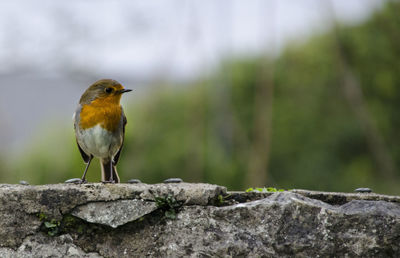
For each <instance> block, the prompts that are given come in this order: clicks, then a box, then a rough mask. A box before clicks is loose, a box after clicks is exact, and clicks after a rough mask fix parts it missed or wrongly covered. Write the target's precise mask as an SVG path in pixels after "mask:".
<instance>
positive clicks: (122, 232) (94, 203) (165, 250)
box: [0, 183, 400, 257]
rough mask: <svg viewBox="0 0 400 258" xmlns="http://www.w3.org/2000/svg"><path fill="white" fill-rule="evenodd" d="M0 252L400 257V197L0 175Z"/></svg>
mask: <svg viewBox="0 0 400 258" xmlns="http://www.w3.org/2000/svg"><path fill="white" fill-rule="evenodd" d="M0 204H1V206H0V239H1V241H0V257H49V256H52V257H54V256H56V257H61V256H70V257H136V256H137V257H143V256H152V257H164V256H170V257H177V256H192V257H199V256H221V257H224V256H227V257H229V256H254V257H260V256H264V257H276V256H300V257H301V256H304V257H318V256H321V257H326V256H339V257H342V256H349V257H355V256H359V257H400V197H396V196H385V195H378V194H373V193H359V194H345V193H324V192H312V191H304V190H292V191H285V192H278V193H253V192H252V193H243V192H227V190H226V188H225V187H221V186H216V185H208V184H187V183H172V184H156V185H147V184H114V185H112V184H85V185H74V184H57V185H42V186H25V185H0Z"/></svg>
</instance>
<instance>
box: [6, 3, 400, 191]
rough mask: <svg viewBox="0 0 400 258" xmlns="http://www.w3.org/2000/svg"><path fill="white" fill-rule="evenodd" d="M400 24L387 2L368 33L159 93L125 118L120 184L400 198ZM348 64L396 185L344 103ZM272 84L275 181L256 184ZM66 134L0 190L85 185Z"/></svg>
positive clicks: (55, 135) (241, 64)
mask: <svg viewBox="0 0 400 258" xmlns="http://www.w3.org/2000/svg"><path fill="white" fill-rule="evenodd" d="M399 13H400V4H399V3H398V2H388V3H387V4H386V5H385V6H384V8H383V9H382V10H379V11H378V12H376V13H375V14H374V15H373V16H372V17H370V19H369V20H367V21H366V22H364V23H363V24H360V25H353V26H349V25H338V26H337V28H336V30H335V29H332V30H331V31H329V32H327V33H325V34H321V35H316V36H314V37H311V38H310V39H309V41H307V42H306V43H304V44H301V45H298V44H295V43H293V44H291V45H290V46H289V47H288V48H287V49H286V50H285V51H284V52H283V53H282V54H281V55H280V56H279V57H278V58H276V59H268V58H265V57H257V58H254V57H252V58H251V57H248V58H246V57H244V58H234V59H229V60H225V62H223V63H222V64H221V67H220V69H219V70H218V71H216V72H215V74H214V75H213V76H211V77H208V78H200V79H198V80H196V81H194V82H191V83H185V84H184V85H174V86H170V85H153V87H151V88H152V89H153V90H152V91H151V92H149V93H148V94H147V95H146V96H144V97H141V99H140V100H139V99H138V98H135V103H133V104H131V105H130V106H129V108H126V111H125V113H126V114H127V116H128V125H127V133H126V142H125V147H124V151H123V153H122V156H121V160H120V164H119V165H118V170H119V172H120V176H121V179H122V181H123V182H124V181H126V180H128V179H130V178H139V179H140V180H142V181H143V182H146V183H156V182H161V181H162V180H164V179H166V178H169V177H181V178H182V179H184V181H187V182H208V183H215V184H221V185H226V186H228V188H229V189H230V190H244V189H247V188H248V187H263V186H265V185H273V186H277V187H279V188H285V189H293V188H307V189H315V190H325V191H353V190H354V189H355V188H358V187H370V188H372V189H373V190H374V191H376V192H381V193H392V194H400V180H399V178H400V174H399V168H400V137H398V134H399V133H398V131H399V128H400V116H399V115H398V113H397V112H398V111H399V110H400V88H399V85H400V44H399V43H400V15H398V14H399ZM340 60H341V61H340ZM341 62H342V63H341ZM343 63H345V64H346V67H345V69H349V70H350V72H351V73H352V74H353V75H354V77H355V78H356V81H357V82H358V83H359V85H360V86H361V89H362V92H363V95H362V96H363V101H364V103H365V107H366V110H367V114H368V116H369V117H368V119H370V121H372V124H373V126H375V127H376V132H375V133H376V134H377V135H378V136H379V137H381V139H382V144H383V145H382V146H383V147H384V149H386V150H387V151H388V152H387V153H386V154H387V155H389V156H390V157H387V160H388V161H390V162H393V164H391V165H392V167H393V168H395V170H394V174H393V173H392V174H390V173H388V172H387V171H383V170H382V167H381V166H380V165H379V164H378V163H377V161H376V160H377V158H376V157H375V155H376V152H375V151H374V150H373V149H371V145H370V142H371V141H369V140H370V139H369V137H371V135H369V134H368V132H366V130H365V128H364V127H363V123H362V121H360V117H359V116H357V115H356V114H355V112H354V106H357V105H358V103H351V100H349V99H348V98H346V97H345V94H344V89H343V87H344V86H343V85H344V83H343V80H344V75H343V73H342V72H341V71H343ZM266 73H267V74H269V75H266ZM266 76H271V78H270V85H269V87H271V85H273V93H274V94H273V102H272V105H271V107H272V112H271V120H270V126H271V134H270V135H269V137H270V140H271V142H270V152H269V153H266V154H265V155H268V157H269V159H268V163H267V165H268V167H267V168H268V169H267V170H266V171H265V173H267V177H266V178H267V179H266V182H260V181H257V180H258V178H250V179H251V180H250V181H249V180H247V179H248V177H249V175H248V170H249V167H251V164H249V163H251V162H252V160H254V159H252V158H253V155H254V152H253V151H252V148H253V145H254V143H255V142H256V141H257V138H256V137H255V135H254V134H255V131H256V130H255V128H254V127H255V126H257V123H255V121H256V119H257V115H259V114H262V115H263V113H259V112H257V109H256V107H257V106H256V105H255V100H256V98H257V96H259V95H258V94H259V90H260V89H261V88H262V87H263V84H264V83H265V81H263V78H265V77H266ZM65 128H67V129H63V130H59V131H54V127H49V129H48V132H47V133H46V137H39V138H40V139H38V140H37V141H35V142H34V143H33V144H32V147H31V149H30V150H29V151H27V153H26V155H24V156H23V157H20V158H19V160H18V162H17V163H16V164H17V165H16V166H14V167H12V168H10V170H11V171H13V173H12V174H7V175H3V176H2V178H0V179H1V180H2V181H7V180H8V181H13V182H15V181H18V180H21V179H23V180H27V181H29V182H31V183H55V182H63V181H64V180H65V179H67V178H71V177H80V176H81V173H82V172H83V169H84V164H83V162H82V160H81V158H80V156H79V153H78V150H77V148H76V146H75V140H74V136H73V131H72V126H71V125H68V126H67V125H66V126H65ZM67 136H68V137H67ZM55 145H56V146H55ZM262 155H264V153H261V156H262ZM95 164H96V165H95ZM88 175H89V181H99V180H100V168H99V166H98V164H97V162H93V165H92V166H91V168H90V170H89V172H88ZM246 178H247V179H246ZM246 182H257V185H246Z"/></svg>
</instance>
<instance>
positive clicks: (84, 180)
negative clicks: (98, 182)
mask: <svg viewBox="0 0 400 258" xmlns="http://www.w3.org/2000/svg"><path fill="white" fill-rule="evenodd" d="M92 159H93V155H90V156H89V161H88V163H87V164H86V168H85V172H83V176H82V179H81V184H84V183H87V181H86V173H87V170H88V168H89V165H90V162H91V161H92Z"/></svg>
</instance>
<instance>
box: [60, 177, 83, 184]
mask: <svg viewBox="0 0 400 258" xmlns="http://www.w3.org/2000/svg"><path fill="white" fill-rule="evenodd" d="M81 182H82V179H80V178H71V179H68V180H65V182H64V183H66V184H80V183H81Z"/></svg>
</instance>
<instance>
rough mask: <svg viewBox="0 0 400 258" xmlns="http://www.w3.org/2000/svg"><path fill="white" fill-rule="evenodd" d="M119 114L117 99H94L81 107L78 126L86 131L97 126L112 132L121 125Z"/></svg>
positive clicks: (119, 107)
mask: <svg viewBox="0 0 400 258" xmlns="http://www.w3.org/2000/svg"><path fill="white" fill-rule="evenodd" d="M121 112H122V111H121V106H120V104H119V98H118V100H116V99H115V97H107V98H102V99H96V100H94V101H92V102H91V103H90V104H88V105H83V106H82V109H81V113H80V126H81V128H82V129H88V128H92V127H93V126H96V125H98V124H99V125H100V126H101V127H103V128H104V129H106V130H107V131H110V132H114V131H115V130H117V129H118V126H119V125H120V123H121Z"/></svg>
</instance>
